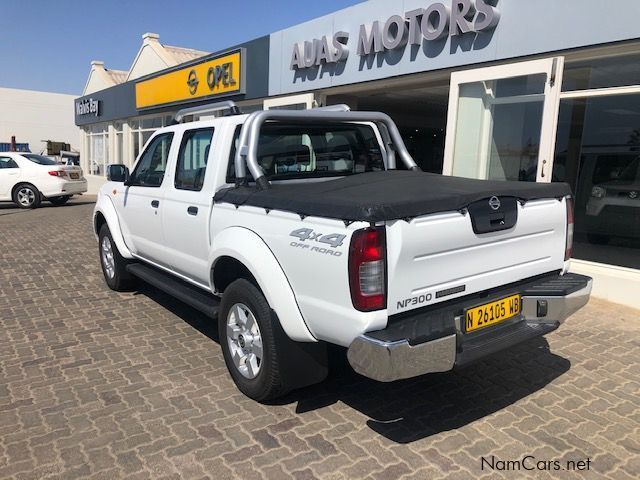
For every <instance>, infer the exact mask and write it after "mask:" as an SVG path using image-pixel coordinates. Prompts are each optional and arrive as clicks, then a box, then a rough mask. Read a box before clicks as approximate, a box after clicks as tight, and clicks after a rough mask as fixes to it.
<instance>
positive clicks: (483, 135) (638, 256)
mask: <svg viewBox="0 0 640 480" xmlns="http://www.w3.org/2000/svg"><path fill="white" fill-rule="evenodd" d="M638 18H640V2H638V1H637V0H618V1H616V2H600V1H596V0H565V1H561V2H560V1H557V0H537V1H530V2H524V1H510V0H441V1H437V2H434V1H432V0H404V1H388V0H370V1H368V2H364V3H360V4H357V5H354V6H352V7H349V8H346V9H343V10H340V11H337V12H335V13H332V14H330V15H326V16H324V17H320V18H317V19H314V20H311V21H308V22H305V23H302V24H300V25H295V26H293V27H291V28H287V29H285V30H281V31H278V32H275V33H272V34H271V35H268V36H264V37H261V38H257V39H254V40H251V41H249V42H246V43H243V44H240V45H229V46H228V48H226V49H225V50H223V51H219V52H202V51H196V50H190V49H186V48H179V47H169V46H166V45H163V44H162V43H161V42H160V38H159V37H158V35H156V34H151V33H149V34H145V35H144V36H143V43H142V46H141V48H140V50H139V52H138V54H137V56H136V57H135V59H134V61H133V64H132V66H131V68H130V69H129V71H115V70H109V69H108V68H106V67H105V64H104V63H102V62H93V63H92V65H91V71H90V74H89V78H88V80H87V83H86V87H85V91H84V94H83V96H82V97H80V98H78V99H76V102H75V122H76V125H78V126H79V127H81V129H82V132H83V133H82V138H83V140H82V165H83V168H84V169H85V172H87V173H88V174H89V176H90V178H91V181H92V183H93V185H95V186H96V187H97V186H98V185H99V184H100V183H101V182H102V181H104V175H105V167H106V165H107V164H109V163H124V164H126V165H128V166H131V165H132V164H133V162H134V161H135V158H136V156H137V155H138V153H139V152H140V150H141V149H142V148H143V146H144V144H145V142H146V141H147V140H148V139H149V137H150V136H151V135H152V134H153V132H154V131H155V130H156V129H157V128H159V127H162V126H164V125H168V124H169V123H170V122H171V121H172V115H173V114H174V113H175V112H177V111H178V110H179V109H181V108H185V107H190V106H196V105H202V104H206V103H210V102H212V101H215V100H217V99H220V100H222V99H224V100H233V101H235V102H236V103H237V104H238V105H239V106H240V108H241V109H242V110H243V111H244V112H251V111H254V110H257V109H263V108H264V109H269V108H289V109H304V108H313V107H314V106H324V105H332V104H337V103H346V104H348V105H349V106H350V107H351V108H352V109H354V110H355V109H358V110H379V111H383V112H386V113H388V114H389V115H390V116H391V117H392V118H393V119H394V120H395V122H396V123H397V124H398V126H399V128H400V131H401V133H402V134H403V137H404V139H405V142H406V144H407V147H408V149H409V150H410V152H411V154H412V155H413V157H414V159H415V160H416V162H417V163H418V164H419V165H420V166H421V167H422V169H423V170H425V171H429V172H436V173H443V174H445V175H458V176H464V177H473V178H484V179H494V180H516V181H523V182H531V181H537V182H567V183H569V184H570V185H571V188H572V189H573V194H574V197H575V202H576V237H575V238H576V241H575V248H574V258H575V259H574V261H573V262H572V269H573V270H574V271H576V272H580V273H585V274H588V275H592V276H594V277H595V279H596V281H595V284H594V294H595V295H596V296H600V297H603V298H607V299H610V300H613V301H616V302H620V303H625V304H629V305H633V306H636V307H640V295H639V293H640V30H639V29H638V26H637V19H638ZM238 21H240V20H238Z"/></svg>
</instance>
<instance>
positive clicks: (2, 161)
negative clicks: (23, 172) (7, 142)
mask: <svg viewBox="0 0 640 480" xmlns="http://www.w3.org/2000/svg"><path fill="white" fill-rule="evenodd" d="M0 168H19V167H18V164H17V163H16V161H15V160H14V159H13V158H11V157H0Z"/></svg>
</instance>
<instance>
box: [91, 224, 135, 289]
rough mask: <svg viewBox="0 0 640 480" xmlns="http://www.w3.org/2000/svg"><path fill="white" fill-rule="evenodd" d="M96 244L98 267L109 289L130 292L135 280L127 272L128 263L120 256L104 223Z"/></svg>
mask: <svg viewBox="0 0 640 480" xmlns="http://www.w3.org/2000/svg"><path fill="white" fill-rule="evenodd" d="M98 243H99V248H100V266H101V267H102V274H103V275H104V280H105V282H107V285H108V286H109V288H110V289H111V290H115V291H116V292H125V291H127V290H131V289H132V288H133V286H134V285H135V278H134V277H133V276H132V275H131V274H130V273H129V272H128V271H127V265H128V264H129V263H130V262H129V261H128V260H127V259H126V258H124V257H123V256H122V255H120V252H119V251H118V247H117V246H116V244H115V242H114V241H113V237H112V236H111V232H110V231H109V227H108V226H107V224H106V223H105V224H104V225H102V228H101V229H100V233H99V234H98Z"/></svg>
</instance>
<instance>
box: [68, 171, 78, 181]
mask: <svg viewBox="0 0 640 480" xmlns="http://www.w3.org/2000/svg"><path fill="white" fill-rule="evenodd" d="M69 177H71V178H72V179H73V180H77V179H79V178H80V174H79V173H71V174H69Z"/></svg>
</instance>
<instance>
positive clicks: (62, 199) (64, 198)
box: [47, 195, 71, 207]
mask: <svg viewBox="0 0 640 480" xmlns="http://www.w3.org/2000/svg"><path fill="white" fill-rule="evenodd" d="M70 198H71V195H61V196H59V197H49V198H47V200H49V202H51V204H52V205H55V206H56V207H59V206H61V205H64V204H65V203H67V202H68V201H69V199H70Z"/></svg>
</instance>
